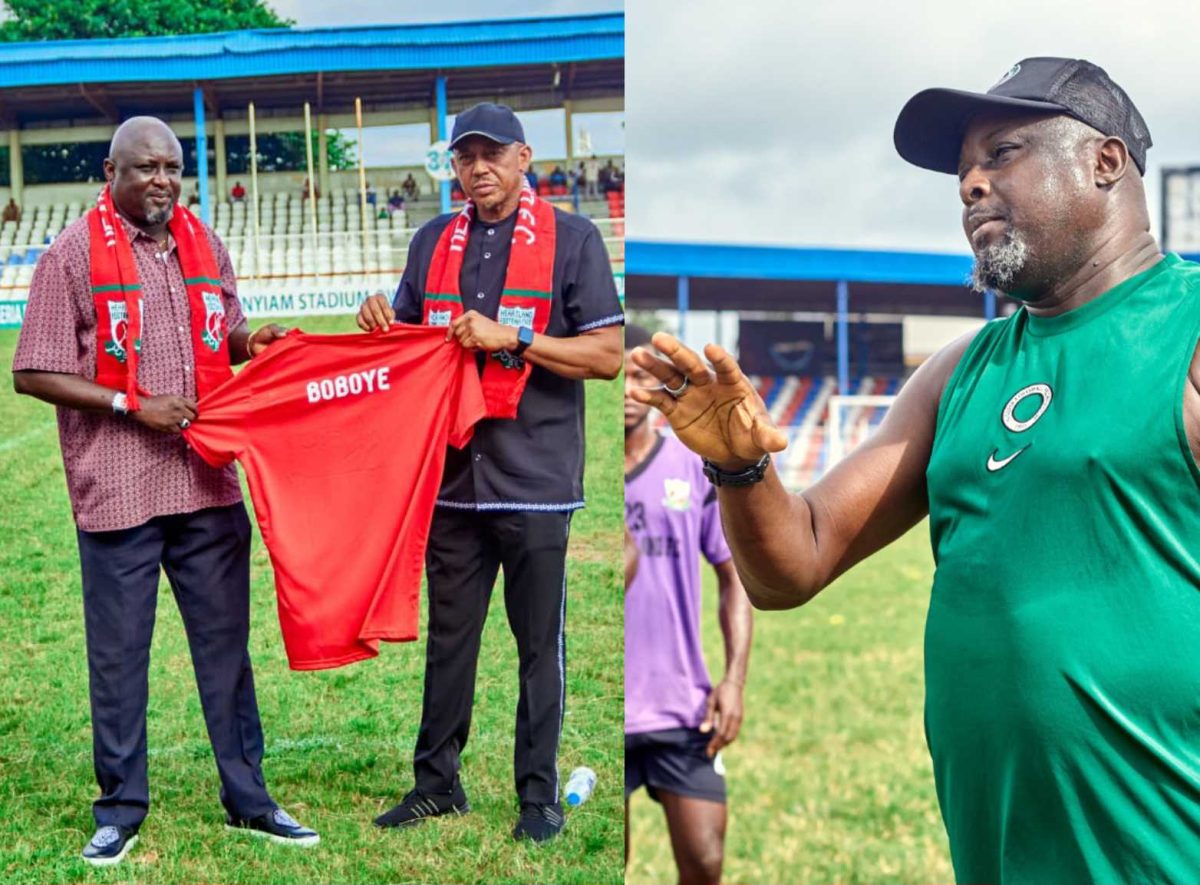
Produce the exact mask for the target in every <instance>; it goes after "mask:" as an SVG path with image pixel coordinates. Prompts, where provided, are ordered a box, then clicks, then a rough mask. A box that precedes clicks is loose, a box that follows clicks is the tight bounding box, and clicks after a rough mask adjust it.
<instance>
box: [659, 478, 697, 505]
mask: <svg viewBox="0 0 1200 885" xmlns="http://www.w3.org/2000/svg"><path fill="white" fill-rule="evenodd" d="M662 505H663V506H664V507H666V508H667V509H668V510H677V511H679V512H680V513H686V512H687V511H688V510H691V509H692V484H691V483H690V482H688V481H687V480H686V479H664V480H663V500H662Z"/></svg>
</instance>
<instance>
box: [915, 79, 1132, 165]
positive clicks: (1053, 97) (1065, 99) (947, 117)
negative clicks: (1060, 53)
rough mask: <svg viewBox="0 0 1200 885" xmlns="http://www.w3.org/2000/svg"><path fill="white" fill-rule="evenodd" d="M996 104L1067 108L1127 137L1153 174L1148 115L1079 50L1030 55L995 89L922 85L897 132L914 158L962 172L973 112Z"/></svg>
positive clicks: (1018, 108) (1016, 109) (1014, 108)
mask: <svg viewBox="0 0 1200 885" xmlns="http://www.w3.org/2000/svg"><path fill="white" fill-rule="evenodd" d="M996 111H1011V112H1013V113H1021V112H1025V113H1037V112H1039V111H1041V112H1044V113H1047V114H1066V115H1067V116H1068V117H1073V118H1075V119H1076V120H1079V121H1080V122H1081V123H1086V124H1087V125H1088V126H1091V127H1092V128H1093V129H1096V130H1098V131H1099V132H1100V133H1101V134H1102V135H1108V136H1116V137H1117V138H1119V139H1121V140H1122V141H1123V142H1125V147H1126V148H1128V149H1129V156H1130V157H1132V158H1133V162H1134V163H1136V164H1137V167H1138V171H1139V172H1141V173H1142V174H1143V175H1145V174H1146V151H1147V150H1149V148H1150V146H1151V145H1152V144H1153V142H1152V141H1151V140H1150V130H1149V129H1147V128H1146V121H1145V120H1143V119H1142V115H1141V114H1140V113H1139V112H1138V109H1137V108H1136V107H1135V106H1134V104H1133V101H1132V100H1131V99H1130V98H1129V96H1128V95H1127V94H1126V92H1125V90H1124V89H1122V88H1121V87H1120V86H1118V85H1117V84H1116V83H1114V82H1113V81H1112V79H1111V78H1110V77H1109V76H1108V74H1106V73H1105V72H1104V69H1103V68H1101V67H1099V66H1097V65H1094V64H1092V63H1091V62H1090V61H1084V60H1083V59H1076V58H1027V59H1024V60H1022V61H1019V62H1017V63H1016V64H1015V65H1013V66H1012V67H1011V68H1009V69H1008V72H1007V73H1005V75H1004V76H1003V77H1001V78H1000V80H999V82H998V83H996V85H995V86H993V87H992V88H991V89H989V90H988V91H987V92H982V93H980V92H962V91H960V90H958V89H926V90H924V91H923V92H918V93H917V94H916V95H914V96H913V97H912V98H910V99H909V100H908V103H907V104H905V105H904V109H903V110H902V111H900V116H899V117H898V118H897V119H896V129H895V132H894V133H893V136H892V138H893V141H894V142H895V144H896V150H897V151H899V152H900V156H902V157H903V158H904V159H906V160H908V162H910V163H912V164H913V165H914V166H920V167H922V168H923V169H932V170H933V171H934V172H949V173H951V174H956V173H957V172H958V154H959V151H960V150H961V148H962V140H963V135H965V134H966V131H967V126H968V124H969V123H970V122H971V118H972V117H975V116H977V115H979V114H981V113H985V112H996Z"/></svg>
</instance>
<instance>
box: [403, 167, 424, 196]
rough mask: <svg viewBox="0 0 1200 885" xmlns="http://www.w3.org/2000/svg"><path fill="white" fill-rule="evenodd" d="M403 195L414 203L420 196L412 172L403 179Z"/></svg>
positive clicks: (419, 190)
mask: <svg viewBox="0 0 1200 885" xmlns="http://www.w3.org/2000/svg"><path fill="white" fill-rule="evenodd" d="M401 187H403V188H404V196H405V197H406V198H408V199H410V200H412V201H413V202H414V203H415V202H416V201H417V200H419V199H420V198H421V188H420V187H419V186H418V185H417V180H416V179H415V178H413V175H412V173H411V172H410V173H408V177H407V178H405V179H404V184H403V185H401Z"/></svg>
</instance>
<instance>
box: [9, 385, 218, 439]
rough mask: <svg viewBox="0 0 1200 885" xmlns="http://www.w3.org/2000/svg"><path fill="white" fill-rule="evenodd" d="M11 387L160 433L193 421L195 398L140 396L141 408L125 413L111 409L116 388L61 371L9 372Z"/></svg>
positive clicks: (58, 403)
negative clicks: (105, 414) (11, 374)
mask: <svg viewBox="0 0 1200 885" xmlns="http://www.w3.org/2000/svg"><path fill="white" fill-rule="evenodd" d="M13 389H14V390H16V392H17V393H20V394H24V395H25V396H32V397H35V398H36V399H40V400H42V401H43V402H47V403H50V404H51V405H55V406H65V407H66V408H68V409H79V410H80V411H83V412H98V413H107V414H109V415H112V416H113V417H114V419H116V420H121V421H136V422H137V423H139V424H142V425H143V426H145V427H149V428H150V429H151V430H157V431H159V432H161V433H179V432H180V427H179V424H180V422H182V421H184V420H185V419H186V420H188V421H195V420H196V414H197V413H196V401H195V400H192V399H188V398H187V397H183V396H171V395H169V394H167V395H163V396H144V397H141V408H140V409H138V410H137V411H135V412H130V413H129V414H128V415H125V416H120V415H117V414H116V413H114V412H113V408H112V402H113V397H114V396H116V394H117V391H115V390H113V389H112V388H111V387H104V386H103V385H101V384H97V383H96V382H94V381H88V380H87V379H86V378H83V377H80V376H79V375H69V374H66V373H63V372H33V371H20V372H13Z"/></svg>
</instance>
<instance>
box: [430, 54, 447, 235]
mask: <svg viewBox="0 0 1200 885" xmlns="http://www.w3.org/2000/svg"><path fill="white" fill-rule="evenodd" d="M433 91H434V95H435V100H436V102H437V138H436V139H435V140H436V141H444V140H445V139H447V138H449V133H447V131H446V78H445V77H444V76H443V75H442V74H438V77H437V82H436V83H435V85H434V90H433ZM440 187H441V191H442V213H443V214H445V213H447V212H449V211H450V182H448V181H443V182H442V183H441V186H440Z"/></svg>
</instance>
